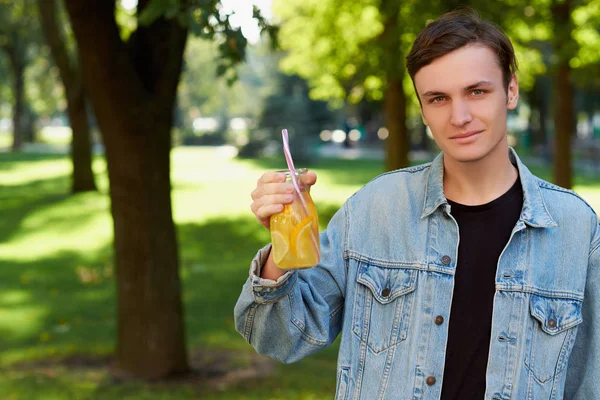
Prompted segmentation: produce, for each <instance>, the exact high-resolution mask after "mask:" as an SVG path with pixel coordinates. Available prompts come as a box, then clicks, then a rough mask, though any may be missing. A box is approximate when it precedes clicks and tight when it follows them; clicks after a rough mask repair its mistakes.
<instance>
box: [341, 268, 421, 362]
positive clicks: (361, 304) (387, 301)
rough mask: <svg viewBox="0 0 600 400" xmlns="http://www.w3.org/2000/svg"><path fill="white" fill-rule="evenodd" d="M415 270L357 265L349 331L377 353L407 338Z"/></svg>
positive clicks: (415, 279)
mask: <svg viewBox="0 0 600 400" xmlns="http://www.w3.org/2000/svg"><path fill="white" fill-rule="evenodd" d="M417 272H418V271H417V270H413V269H404V268H383V267H379V266H375V265H369V264H361V265H360V267H359V271H358V277H357V283H356V296H355V301H354V313H353V317H352V327H353V329H352V330H353V332H354V334H355V335H356V336H358V337H359V338H360V339H361V340H362V341H364V342H366V343H367V345H368V346H369V347H370V349H371V350H372V351H373V352H375V353H380V352H382V351H384V350H387V349H388V348H390V347H391V346H394V345H395V344H397V343H399V342H401V341H403V340H404V339H406V335H407V331H408V328H409V322H410V317H411V311H412V304H413V298H414V294H412V292H414V291H415V287H416V283H417Z"/></svg>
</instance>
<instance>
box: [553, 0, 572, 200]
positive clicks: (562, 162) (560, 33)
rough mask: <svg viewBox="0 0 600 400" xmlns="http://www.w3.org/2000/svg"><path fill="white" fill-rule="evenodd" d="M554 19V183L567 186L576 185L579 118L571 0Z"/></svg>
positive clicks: (558, 7) (556, 6) (555, 7)
mask: <svg viewBox="0 0 600 400" xmlns="http://www.w3.org/2000/svg"><path fill="white" fill-rule="evenodd" d="M552 16H553V19H554V28H555V29H554V34H555V40H554V49H555V51H556V52H557V53H558V54H559V57H558V58H559V63H558V65H557V66H556V69H555V74H554V182H555V183H556V184H557V185H559V186H562V187H564V188H567V189H570V188H571V187H572V174H573V171H572V166H571V136H572V132H571V130H572V126H573V122H574V119H575V115H574V110H573V97H574V89H573V85H572V83H571V80H570V72H571V70H570V67H569V61H570V58H571V54H570V52H569V51H568V50H569V49H570V48H571V47H573V46H572V40H573V39H572V38H571V32H572V23H571V0H566V1H565V2H564V3H560V4H554V5H553V6H552Z"/></svg>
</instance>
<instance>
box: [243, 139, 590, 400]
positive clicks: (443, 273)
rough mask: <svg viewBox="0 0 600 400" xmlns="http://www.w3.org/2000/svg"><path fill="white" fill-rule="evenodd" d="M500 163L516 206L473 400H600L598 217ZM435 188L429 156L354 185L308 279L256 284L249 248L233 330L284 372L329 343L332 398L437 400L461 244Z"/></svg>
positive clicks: (261, 255) (256, 267)
mask: <svg viewBox="0 0 600 400" xmlns="http://www.w3.org/2000/svg"><path fill="white" fill-rule="evenodd" d="M510 158H511V161H512V162H513V164H514V165H516V166H517V168H518V170H519V175H520V178H521V183H522V186H523V196H524V199H523V207H522V211H521V215H520V218H519V220H518V221H517V223H516V225H515V227H514V229H513V231H512V234H511V237H510V240H509V242H508V244H507V245H506V247H505V248H504V250H503V252H502V254H501V256H500V259H499V261H498V266H497V272H496V293H495V296H494V312H493V321H492V336H491V341H490V353H489V362H488V366H487V390H486V394H485V399H494V400H500V399H501V400H507V399H513V400H525V399H530V400H547V399H548V400H550V399H563V398H564V399H569V400H592V399H600V229H598V218H597V216H596V215H595V213H594V212H593V210H592V209H591V208H590V207H589V206H588V205H587V204H586V203H585V202H584V201H583V200H582V199H581V198H580V197H579V196H577V195H576V194H575V193H573V192H572V191H569V190H566V189H563V188H560V187H557V186H555V185H552V184H550V183H548V182H545V181H543V180H541V179H539V178H537V177H535V176H534V175H532V174H531V172H530V171H529V170H528V169H527V168H526V167H525V166H524V165H523V163H522V162H521V161H520V160H519V158H518V156H517V155H516V153H515V152H514V151H513V150H512V149H510ZM442 182H443V154H440V155H439V156H438V157H437V158H436V159H435V160H434V161H433V162H432V163H430V164H426V165H422V166H417V167H413V168H407V169H403V170H399V171H394V172H390V173H387V174H383V175H381V176H379V177H377V178H376V179H374V180H373V181H371V182H370V183H368V184H367V185H365V186H364V187H363V188H362V189H361V190H359V191H358V192H357V193H356V194H354V195H353V196H352V197H351V198H350V199H348V201H346V202H345V203H344V205H343V206H342V207H341V209H340V210H339V211H338V212H337V213H336V214H335V216H334V217H333V218H332V220H331V221H330V223H329V225H328V228H327V230H325V231H324V232H322V234H321V249H322V259H321V263H320V264H319V265H318V266H316V267H315V268H312V269H308V270H301V271H293V272H288V273H286V274H285V275H284V276H282V277H281V278H279V280H278V281H277V282H275V281H271V280H265V279H261V278H260V277H259V275H260V269H261V266H262V265H263V264H264V262H265V261H266V258H267V256H268V254H269V251H270V247H269V246H267V247H265V248H263V249H261V250H260V251H259V252H258V254H257V256H256V257H255V259H254V260H253V261H252V265H251V268H250V277H249V279H248V281H247V282H246V283H245V285H244V287H243V289H242V292H241V295H240V297H239V300H238V302H237V304H236V307H235V311H234V313H235V323H236V329H237V330H238V331H239V332H240V334H242V335H243V336H244V338H245V339H246V340H247V341H248V342H249V343H251V344H252V346H254V348H255V349H256V351H257V352H259V353H260V354H263V355H266V356H268V357H271V358H274V359H277V360H280V361H282V362H285V363H290V362H294V361H297V360H300V359H302V358H303V357H305V356H307V355H309V354H312V353H315V352H317V351H319V350H321V349H323V348H325V347H327V346H329V345H330V344H331V343H332V342H333V341H334V339H335V338H336V337H337V336H338V334H340V333H341V345H340V350H339V356H338V371H337V391H336V397H335V398H336V399H338V400H346V399H353V400H374V399H394V400H404V399H428V400H429V399H431V400H433V399H436V400H437V399H439V398H440V392H441V388H442V380H443V371H444V360H445V348H446V342H447V338H448V319H449V315H450V306H451V302H452V293H453V287H454V273H455V268H456V262H457V260H456V258H457V252H458V243H459V240H460V238H459V232H458V226H457V224H456V221H455V220H454V218H453V217H452V215H451V210H450V206H449V205H448V203H447V201H446V198H445V196H444V193H443V184H442ZM465 312H468V310H465ZM437 316H442V317H443V318H444V322H443V323H442V324H441V325H437V324H436V323H435V320H436V317H437ZM439 321H440V319H438V322H439ZM432 378H435V380H434V379H432Z"/></svg>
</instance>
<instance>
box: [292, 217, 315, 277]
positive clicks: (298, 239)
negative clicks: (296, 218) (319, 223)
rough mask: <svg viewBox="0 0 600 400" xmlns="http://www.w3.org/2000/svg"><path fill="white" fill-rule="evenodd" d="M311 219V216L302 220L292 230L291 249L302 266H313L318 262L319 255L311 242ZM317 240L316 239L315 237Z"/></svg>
mask: <svg viewBox="0 0 600 400" xmlns="http://www.w3.org/2000/svg"><path fill="white" fill-rule="evenodd" d="M312 226H313V221H312V219H311V218H308V219H306V220H305V221H302V223H301V224H300V225H299V226H298V229H297V230H294V231H293V232H292V247H293V249H292V251H293V252H294V253H295V254H296V257H297V258H298V260H301V261H302V264H303V265H304V266H307V267H308V266H310V267H312V266H315V265H317V264H318V263H319V255H318V253H317V249H315V247H314V244H313V237H312V235H313V229H312ZM317 240H318V239H317Z"/></svg>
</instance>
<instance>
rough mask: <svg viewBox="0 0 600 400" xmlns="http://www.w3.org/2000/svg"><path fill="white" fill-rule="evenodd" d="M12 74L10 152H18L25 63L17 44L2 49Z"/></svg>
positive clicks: (21, 133) (20, 143)
mask: <svg viewBox="0 0 600 400" xmlns="http://www.w3.org/2000/svg"><path fill="white" fill-rule="evenodd" d="M4 49H5V52H6V54H7V56H8V60H9V62H10V66H11V69H12V71H13V74H14V81H13V97H14V102H13V110H12V113H13V118H12V120H13V145H12V150H13V151H18V150H20V149H21V147H22V145H23V132H22V130H23V129H22V128H23V112H24V100H25V77H24V74H25V61H24V60H23V54H21V53H20V50H19V46H18V44H16V45H13V46H6V47H4Z"/></svg>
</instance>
